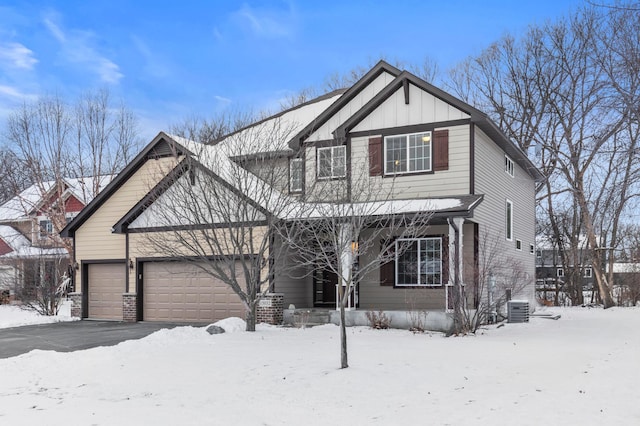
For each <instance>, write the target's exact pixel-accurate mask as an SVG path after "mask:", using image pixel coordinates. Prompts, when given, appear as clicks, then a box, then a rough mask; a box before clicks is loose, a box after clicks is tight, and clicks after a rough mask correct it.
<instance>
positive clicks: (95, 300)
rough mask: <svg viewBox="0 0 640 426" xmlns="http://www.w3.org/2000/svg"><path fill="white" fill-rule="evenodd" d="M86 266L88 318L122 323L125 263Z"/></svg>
mask: <svg viewBox="0 0 640 426" xmlns="http://www.w3.org/2000/svg"><path fill="white" fill-rule="evenodd" d="M85 266H86V271H87V272H86V277H87V283H86V291H87V294H88V296H87V298H88V308H89V311H88V315H87V316H88V317H89V318H92V319H109V320H119V321H122V294H123V293H124V292H125V279H126V278H125V274H126V265H125V263H91V264H88V265H85Z"/></svg>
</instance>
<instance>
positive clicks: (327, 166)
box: [317, 145, 347, 179]
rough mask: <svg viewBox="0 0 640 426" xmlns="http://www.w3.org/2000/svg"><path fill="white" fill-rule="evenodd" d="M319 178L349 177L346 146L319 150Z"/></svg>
mask: <svg viewBox="0 0 640 426" xmlns="http://www.w3.org/2000/svg"><path fill="white" fill-rule="evenodd" d="M317 153H318V154H317V156H318V178H320V179H327V178H340V177H345V176H346V175H347V149H346V147H345V146H344V145H341V146H334V147H327V148H318V151H317Z"/></svg>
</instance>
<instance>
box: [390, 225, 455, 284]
mask: <svg viewBox="0 0 640 426" xmlns="http://www.w3.org/2000/svg"><path fill="white" fill-rule="evenodd" d="M426 240H438V241H439V242H440V283H436V284H420V283H418V284H399V280H398V264H399V262H398V258H399V256H398V242H409V241H417V242H418V259H420V254H419V253H420V241H426ZM395 251H396V255H395V264H396V270H395V278H394V281H395V283H396V284H395V285H396V287H441V286H442V275H443V270H442V268H443V265H442V238H441V237H425V238H398V239H397V240H396V242H395ZM418 262H419V260H418ZM420 275H421V274H420V273H418V281H420Z"/></svg>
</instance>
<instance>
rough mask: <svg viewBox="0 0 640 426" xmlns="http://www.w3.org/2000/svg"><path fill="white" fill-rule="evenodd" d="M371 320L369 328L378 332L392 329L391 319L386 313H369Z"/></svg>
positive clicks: (368, 317) (368, 316)
mask: <svg viewBox="0 0 640 426" xmlns="http://www.w3.org/2000/svg"><path fill="white" fill-rule="evenodd" d="M366 315H367V319H368V320H369V327H371V328H375V329H376V330H383V329H387V328H390V327H391V318H389V317H388V316H387V315H386V314H385V313H384V312H382V311H378V312H373V311H369V312H367V313H366Z"/></svg>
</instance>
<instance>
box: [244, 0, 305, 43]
mask: <svg viewBox="0 0 640 426" xmlns="http://www.w3.org/2000/svg"><path fill="white" fill-rule="evenodd" d="M236 15H237V16H238V17H239V18H240V20H241V22H242V23H243V24H248V26H249V29H250V30H251V31H252V32H253V33H254V34H255V35H257V36H259V37H267V38H280V37H290V36H292V35H293V32H294V28H293V26H292V23H294V22H295V17H294V13H293V10H292V9H291V8H289V9H288V10H286V11H284V12H281V11H274V10H258V9H255V8H252V7H251V6H249V5H248V4H246V3H245V4H243V5H242V7H241V8H240V10H238V11H237V12H236Z"/></svg>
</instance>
